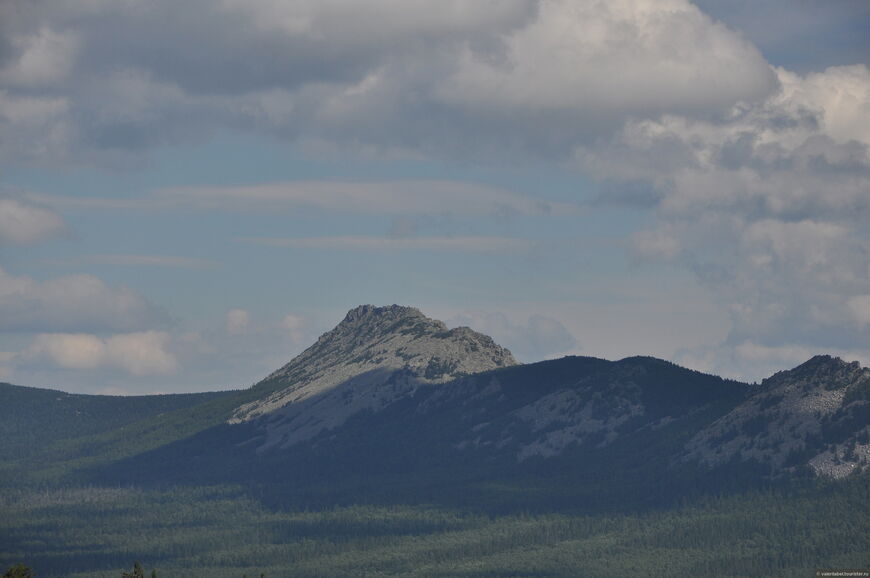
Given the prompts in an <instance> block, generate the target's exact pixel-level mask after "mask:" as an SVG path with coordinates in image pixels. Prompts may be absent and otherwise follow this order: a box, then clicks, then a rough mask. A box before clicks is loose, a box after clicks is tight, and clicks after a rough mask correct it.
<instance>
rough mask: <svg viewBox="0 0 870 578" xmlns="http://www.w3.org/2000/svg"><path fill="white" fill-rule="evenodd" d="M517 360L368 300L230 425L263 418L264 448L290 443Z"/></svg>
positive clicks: (482, 340) (409, 311)
mask: <svg viewBox="0 0 870 578" xmlns="http://www.w3.org/2000/svg"><path fill="white" fill-rule="evenodd" d="M515 364H516V361H515V360H514V358H513V356H512V355H511V353H510V352H509V351H508V350H507V349H504V348H503V347H500V346H499V345H497V344H496V343H495V342H494V341H493V340H492V339H491V338H490V337H487V336H486V335H482V334H480V333H477V332H475V331H472V330H471V329H469V328H467V327H457V328H455V329H451V330H448V329H447V326H446V325H444V323H442V322H441V321H436V320H434V319H430V318H428V317H426V316H425V315H423V314H422V313H421V312H420V311H419V310H417V309H414V308H412V307H400V306H398V305H393V306H390V307H374V306H371V305H362V306H360V307H357V308H356V309H353V310H351V311H350V312H348V314H347V316H346V317H345V318H344V320H343V321H342V322H341V323H340V324H339V325H338V326H337V327H336V328H335V329H333V330H332V331H329V332H328V333H325V334H324V335H322V336H321V337H320V339H318V340H317V342H316V343H315V344H314V345H312V346H311V347H309V348H308V349H306V350H305V351H304V352H302V353H301V354H300V355H299V356H298V357H296V358H294V359H293V360H292V361H291V362H290V363H288V364H287V365H285V366H284V367H282V368H280V369H278V370H277V371H275V372H274V373H272V374H271V375H270V376H268V377H267V378H266V379H265V381H264V383H265V384H268V387H269V388H270V389H275V388H276V386H283V387H279V388H278V389H277V390H276V391H274V392H273V393H270V394H269V395H266V396H264V397H262V398H259V399H256V400H254V401H251V402H249V403H246V404H243V405H242V406H240V407H238V408H236V410H235V411H234V412H233V415H232V417H231V418H230V419H229V423H241V422H246V421H252V420H258V419H259V420H261V421H262V422H263V423H265V424H266V426H265V427H266V429H267V432H268V435H267V439H266V441H265V443H264V444H263V445H262V446H261V448H260V449H261V450H267V449H269V448H271V447H274V446H285V447H286V446H289V445H292V444H294V443H298V442H300V441H303V440H307V439H311V438H313V437H315V436H316V435H317V434H319V433H321V432H323V431H325V430H329V429H333V428H336V427H338V426H340V425H342V424H343V423H344V422H345V421H346V420H347V419H348V418H349V417H350V416H352V415H354V414H356V413H359V412H361V411H378V410H380V409H382V408H384V407H386V406H388V405H390V404H392V403H395V402H396V401H398V400H400V399H402V398H404V397H407V396H410V395H413V394H414V392H415V391H416V390H417V389H418V388H420V387H423V386H427V385H433V384H438V383H445V382H447V381H450V380H453V379H456V378H458V377H461V376H465V375H470V374H474V373H480V372H482V371H487V370H490V369H496V368H499V367H508V366H511V365H515ZM263 418H268V419H266V420H264V419H263Z"/></svg>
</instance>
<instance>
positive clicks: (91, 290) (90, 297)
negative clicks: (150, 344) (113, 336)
mask: <svg viewBox="0 0 870 578" xmlns="http://www.w3.org/2000/svg"><path fill="white" fill-rule="evenodd" d="M167 321H168V319H167V315H166V313H165V312H163V311H162V310H160V309H159V308H157V307H156V306H154V305H153V304H151V303H150V302H149V301H147V300H146V299H145V298H144V297H142V296H141V295H140V294H138V293H137V292H135V291H134V290H132V289H130V288H129V287H124V286H120V287H110V286H108V285H106V284H105V283H104V282H103V281H102V280H100V279H98V278H97V277H94V276H92V275H69V276H65V277H58V278H55V279H49V280H47V281H37V280H35V279H33V278H31V277H27V276H16V275H12V274H10V273H9V272H7V271H5V270H3V269H2V268H0V331H30V332H66V331H130V330H138V329H144V328H149V327H154V326H155V325H162V324H165V323H166V322H167Z"/></svg>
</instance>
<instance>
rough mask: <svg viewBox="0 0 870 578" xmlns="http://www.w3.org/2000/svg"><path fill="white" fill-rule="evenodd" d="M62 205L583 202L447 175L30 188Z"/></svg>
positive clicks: (387, 209) (510, 209) (468, 207)
mask: <svg viewBox="0 0 870 578" xmlns="http://www.w3.org/2000/svg"><path fill="white" fill-rule="evenodd" d="M27 198H29V199H32V200H33V201H35V202H40V203H44V204H47V205H51V206H55V207H58V208H62V207H66V208H79V209H105V210H113V209H122V210H173V209H179V208H191V209H199V210H213V211H246V212H257V211H274V210H292V209H299V208H313V209H321V210H325V211H331V212H339V213H341V212H346V213H361V214H393V215H394V214H408V213H412V214H413V213H417V214H441V213H450V214H459V215H471V216H484V215H495V216H511V215H576V214H579V213H580V212H582V211H583V208H582V207H581V205H580V204H574V203H566V202H557V201H548V200H544V199H541V198H536V197H533V196H527V195H522V194H519V193H515V192H512V191H508V190H505V189H501V188H498V187H493V186H487V185H482V184H476V183H470V182H461V181H446V180H397V181H385V180H381V181H285V182H276V183H265V184H254V185H242V186H198V187H173V188H163V189H158V190H155V191H153V192H151V193H149V194H146V195H143V196H140V197H135V198H119V197H92V196H87V197H76V196H61V195H46V194H40V193H28V194H27Z"/></svg>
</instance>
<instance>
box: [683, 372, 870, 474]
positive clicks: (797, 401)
mask: <svg viewBox="0 0 870 578" xmlns="http://www.w3.org/2000/svg"><path fill="white" fill-rule="evenodd" d="M686 449H687V454H686V456H685V459H687V460H692V459H694V460H697V461H699V462H700V463H702V464H704V465H707V466H719V465H722V464H726V463H728V462H732V461H741V462H746V461H754V462H757V463H759V464H763V465H764V466H766V467H767V468H769V470H770V471H771V473H773V474H784V473H794V472H795V471H796V470H797V469H799V468H800V467H809V468H811V470H812V472H813V473H814V474H815V475H818V476H825V477H831V478H842V477H844V476H847V475H849V474H851V473H852V472H853V471H856V470H861V469H863V468H865V467H866V466H867V464H868V463H870V369H868V368H866V367H861V366H860V364H859V363H858V362H857V361H856V362H853V363H846V362H845V361H843V360H842V359H839V358H834V357H831V356H828V355H819V356H816V357H813V358H812V359H810V360H809V361H807V362H806V363H804V364H802V365H800V366H798V367H796V368H794V369H792V370H789V371H781V372H779V373H777V374H775V375H774V376H772V377H770V378H768V379H765V380H764V381H763V382H762V383H761V385H760V387H758V388H757V391H752V392H751V395H750V396H749V397H748V398H747V399H746V400H745V401H744V402H743V403H741V404H740V405H738V406H737V407H736V408H734V409H733V410H732V411H730V412H729V413H728V414H726V415H725V416H723V417H722V418H720V419H718V420H716V421H715V422H713V423H712V424H710V425H709V426H708V427H706V428H704V429H703V430H702V431H701V432H699V433H698V434H697V435H696V436H695V437H694V438H693V439H692V440H691V442H690V443H689V444H688V445H687V448H686Z"/></svg>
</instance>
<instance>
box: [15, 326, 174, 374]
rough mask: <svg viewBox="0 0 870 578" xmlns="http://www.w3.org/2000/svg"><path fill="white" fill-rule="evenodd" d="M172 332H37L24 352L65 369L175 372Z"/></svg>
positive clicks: (26, 357) (31, 358)
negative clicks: (102, 334) (169, 347)
mask: <svg viewBox="0 0 870 578" xmlns="http://www.w3.org/2000/svg"><path fill="white" fill-rule="evenodd" d="M169 339H170V337H169V334H168V333H165V332H159V331H145V332H139V333H123V334H118V335H113V336H111V337H108V338H106V339H103V338H100V337H97V336H96V335H90V334H86V333H49V334H40V335H37V336H36V338H35V339H34V340H33V343H32V344H31V345H30V346H29V347H28V348H27V349H26V350H25V351H24V352H22V353H21V357H22V358H23V359H24V360H26V361H28V362H31V363H32V362H34V361H36V362H47V363H50V364H53V365H55V366H57V367H60V368H63V369H75V370H95V369H99V368H105V367H110V368H115V369H121V370H123V371H125V372H127V373H129V374H131V375H135V376H144V375H153V374H167V373H172V372H174V371H175V370H176V368H177V361H176V359H175V357H174V356H173V355H172V354H171V353H170V352H168V351H167V350H166V348H167V345H168V344H169Z"/></svg>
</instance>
